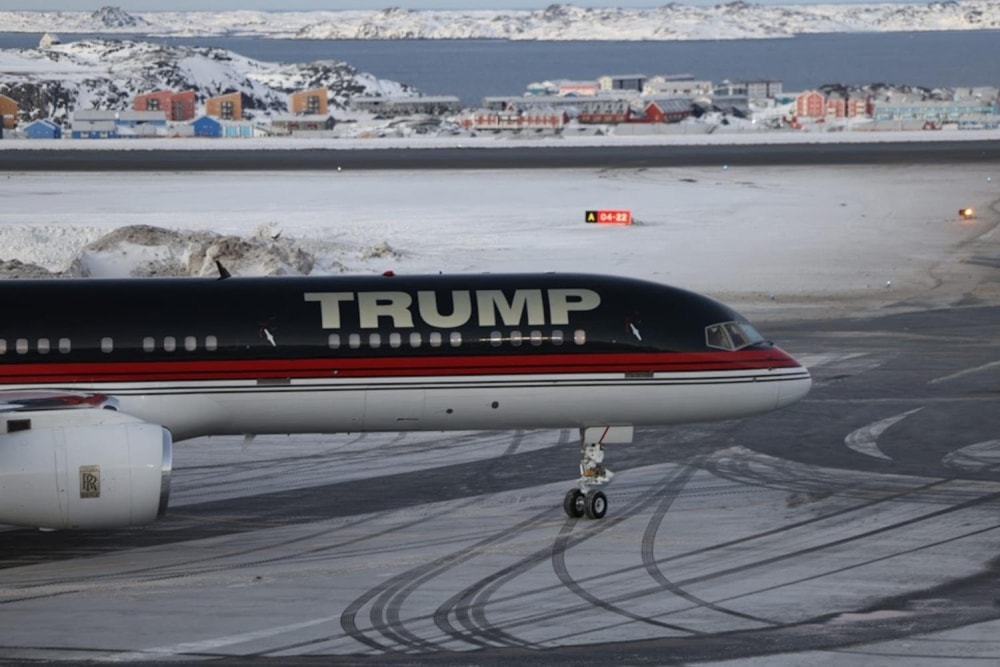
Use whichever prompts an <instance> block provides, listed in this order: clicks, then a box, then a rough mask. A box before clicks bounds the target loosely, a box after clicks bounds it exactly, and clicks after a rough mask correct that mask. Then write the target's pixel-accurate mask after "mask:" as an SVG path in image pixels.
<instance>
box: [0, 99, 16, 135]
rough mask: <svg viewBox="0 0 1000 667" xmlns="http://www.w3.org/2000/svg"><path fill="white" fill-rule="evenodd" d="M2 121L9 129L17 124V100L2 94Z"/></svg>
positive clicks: (0, 107)
mask: <svg viewBox="0 0 1000 667" xmlns="http://www.w3.org/2000/svg"><path fill="white" fill-rule="evenodd" d="M0 121H2V122H3V126H4V128H6V129H8V130H12V129H14V126H15V125H17V102H16V101H15V100H13V99H11V98H9V97H7V96H6V95H0Z"/></svg>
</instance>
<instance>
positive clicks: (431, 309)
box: [417, 290, 472, 329]
mask: <svg viewBox="0 0 1000 667" xmlns="http://www.w3.org/2000/svg"><path fill="white" fill-rule="evenodd" d="M451 303H452V310H451V314H450V315H442V314H441V311H440V309H439V308H438V293H437V292H433V291H430V290H428V291H421V292H417V307H418V308H419V310H420V319H422V320H423V321H424V322H425V323H427V324H428V325H429V326H432V327H436V328H439V329H452V328H454V327H460V326H462V325H463V324H465V323H466V322H468V321H469V320H470V319H472V299H471V298H470V296H469V293H468V292H467V291H464V290H462V291H458V290H456V291H453V292H452V293H451Z"/></svg>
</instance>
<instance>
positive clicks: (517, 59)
mask: <svg viewBox="0 0 1000 667" xmlns="http://www.w3.org/2000/svg"><path fill="white" fill-rule="evenodd" d="M60 36H61V37H62V40H63V41H64V42H70V41H77V40H80V39H91V38H95V37H103V38H106V39H137V40H142V41H149V42H156V43H165V44H178V45H190V46H212V47H217V48H222V49H228V50H230V51H233V52H235V53H238V54H240V55H243V56H246V57H249V58H253V59H256V60H262V61H268V62H282V63H306V62H313V61H316V60H339V61H343V62H346V63H348V64H349V65H351V66H353V67H355V68H356V69H358V70H360V71H362V72H369V73H371V74H373V75H374V76H376V77H378V78H380V79H389V80H392V81H398V82H400V83H405V84H409V85H411V86H414V87H415V88H417V89H418V90H420V91H421V92H423V93H424V94H427V95H455V96H457V97H458V98H459V99H461V101H462V103H463V104H464V105H466V106H478V105H479V103H480V102H481V101H482V98H483V97H487V96H494V95H521V94H523V93H524V91H525V89H526V88H527V86H528V84H529V83H531V82H534V81H545V80H555V79H572V80H592V79H595V78H597V77H599V76H602V75H609V74H610V75H621V74H645V75H647V76H654V75H657V74H691V75H692V76H694V77H695V78H696V79H707V80H710V81H713V82H714V83H719V82H721V81H723V80H727V79H728V80H731V81H743V80H761V79H769V80H778V81H781V82H782V85H783V88H784V90H786V91H801V90H808V89H811V88H816V87H818V86H821V85H824V84H845V85H864V84H871V83H886V84H895V85H913V86H922V87H926V88H955V87H966V86H997V85H1000V57H998V56H997V44H1000V31H996V30H984V31H941V32H939V31H935V32H892V33H886V32H881V33H821V34H810V35H799V36H796V37H790V38H780V39H741V40H697V41H644V42H633V41H623V42H605V41H571V42H540V41H507V40H485V39H469V40H298V39H269V38H260V37H158V36H153V37H150V36H144V35H119V34H114V35H100V34H60ZM41 37H42V35H41V34H40V33H9V32H0V48H3V49H10V48H35V47H37V46H38V41H39V40H40V39H41Z"/></svg>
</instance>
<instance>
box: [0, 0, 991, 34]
mask: <svg viewBox="0 0 1000 667" xmlns="http://www.w3.org/2000/svg"><path fill="white" fill-rule="evenodd" d="M0 25H3V26H4V30H7V31H12V32H39V33H41V32H46V31H48V30H59V31H63V32H67V33H70V32H73V33H98V32H100V33H109V32H123V33H125V32H128V33H136V32H139V33H145V34H151V35H175V36H191V35H231V36H240V35H245V36H255V37H271V38H301V39H510V40H683V39H753V38H767V37H782V36H792V35H797V34H803V33H821V32H889V31H921V30H985V29H993V30H995V29H1000V4H998V3H997V2H995V1H993V0H962V1H960V2H955V1H950V0H949V1H947V2H931V3H929V4H915V3H914V4H906V3H902V4H901V3H878V4H853V3H840V4H819V5H796V4H788V5H781V6H776V5H759V4H752V3H748V2H742V1H740V0H737V1H735V2H729V3H725V4H717V5H715V6H711V7H700V6H699V7H693V6H688V5H684V4H679V3H669V4H667V3H665V4H664V5H663V6H661V7H656V8H650V9H625V8H614V7H612V8H582V7H576V6H574V5H572V4H553V5H550V6H549V7H547V8H545V9H542V10H534V11H529V10H489V9H476V10H450V11H446V10H440V11H438V10H433V11H432V10H426V11H425V10H420V11H414V10H406V9H400V8H391V9H383V10H363V11H361V10H354V11H298V12H263V11H248V10H246V11H217V12H208V11H202V12H170V11H165V12H136V13H133V14H128V13H126V12H123V11H122V10H120V9H118V8H115V7H104V8H102V9H101V10H99V11H97V12H94V13H87V12H40V11H7V12H0Z"/></svg>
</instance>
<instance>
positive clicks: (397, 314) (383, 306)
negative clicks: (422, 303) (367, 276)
mask: <svg viewBox="0 0 1000 667" xmlns="http://www.w3.org/2000/svg"><path fill="white" fill-rule="evenodd" d="M412 303H413V297H412V296H410V295H409V294H407V293H406V292H359V293H358V311H359V313H360V320H361V328H362V329H378V321H379V318H380V317H388V318H390V319H391V320H392V328H394V329H402V328H408V329H412V328H413V314H412V313H410V305H411V304H412Z"/></svg>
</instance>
